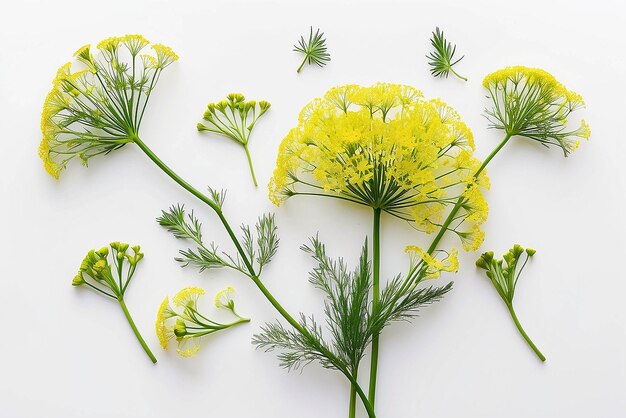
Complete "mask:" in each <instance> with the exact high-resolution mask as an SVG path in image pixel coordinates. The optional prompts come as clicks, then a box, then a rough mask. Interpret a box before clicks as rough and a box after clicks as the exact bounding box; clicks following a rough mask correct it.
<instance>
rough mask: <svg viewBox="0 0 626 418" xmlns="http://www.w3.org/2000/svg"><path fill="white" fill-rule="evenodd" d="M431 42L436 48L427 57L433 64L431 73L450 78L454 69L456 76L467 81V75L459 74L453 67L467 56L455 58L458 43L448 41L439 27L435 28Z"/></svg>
mask: <svg viewBox="0 0 626 418" xmlns="http://www.w3.org/2000/svg"><path fill="white" fill-rule="evenodd" d="M430 43H431V45H432V46H433V48H434V49H435V50H434V51H432V52H431V53H430V54H429V55H426V58H428V59H429V60H430V61H429V62H428V64H429V65H430V66H431V69H430V72H431V74H432V75H433V76H434V77H444V78H448V75H449V74H450V71H452V73H453V74H454V75H455V76H457V77H458V78H460V79H461V80H464V81H467V78H466V77H463V76H462V75H460V74H458V73H457V72H456V71H454V69H453V68H452V67H453V66H454V65H456V64H457V63H458V62H459V61H461V60H462V59H463V58H464V57H465V55H464V56H462V57H461V58H459V59H457V60H456V61H455V60H454V54H455V52H456V45H454V44H451V43H450V42H448V41H447V40H446V38H444V36H443V31H442V30H440V29H439V28H438V27H437V28H435V31H434V32H433V36H432V38H431V40H430Z"/></svg>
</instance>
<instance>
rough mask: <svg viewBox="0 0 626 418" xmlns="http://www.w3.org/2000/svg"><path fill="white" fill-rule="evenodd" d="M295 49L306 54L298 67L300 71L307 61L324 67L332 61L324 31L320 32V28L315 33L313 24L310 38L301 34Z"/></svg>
mask: <svg viewBox="0 0 626 418" xmlns="http://www.w3.org/2000/svg"><path fill="white" fill-rule="evenodd" d="M293 50H294V51H295V52H299V53H301V54H303V55H304V60H303V61H302V64H300V67H298V70H297V72H298V73H299V72H300V70H301V69H302V67H304V64H306V63H307V62H308V63H309V64H317V65H318V66H320V67H323V66H325V65H326V64H327V63H328V62H329V61H330V54H329V53H328V48H327V47H326V38H324V32H320V30H319V29H318V30H317V31H316V32H315V34H313V26H311V31H310V32H309V39H308V40H306V39H305V38H304V36H301V37H300V40H299V41H298V44H296V45H294V46H293Z"/></svg>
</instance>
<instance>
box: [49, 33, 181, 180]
mask: <svg viewBox="0 0 626 418" xmlns="http://www.w3.org/2000/svg"><path fill="white" fill-rule="evenodd" d="M147 45H149V42H148V40H146V39H145V38H144V37H143V36H141V35H125V36H121V37H112V38H107V39H105V40H103V41H102V42H100V43H99V44H98V45H97V49H98V50H99V54H96V56H94V55H92V53H91V46H90V45H85V46H83V47H81V48H79V49H78V50H77V51H76V53H75V54H74V57H75V58H76V60H77V61H78V63H77V65H78V66H80V67H82V69H80V70H78V71H73V70H72V67H73V64H72V63H71V62H68V63H66V64H64V65H63V66H62V67H61V68H59V70H58V71H57V74H56V76H55V78H54V80H53V81H52V90H51V91H50V93H48V95H47V97H46V99H45V101H44V106H43V111H42V115H41V132H42V135H43V137H42V140H41V143H40V146H39V156H40V157H41V159H42V160H43V164H44V168H45V169H46V171H47V172H48V173H49V174H50V175H51V176H52V177H54V178H59V175H60V173H61V171H62V170H63V169H64V168H65V167H66V165H67V164H68V162H69V161H71V160H72V159H74V158H78V159H79V160H80V161H81V162H82V163H83V164H84V165H86V164H87V161H88V160H89V159H90V158H92V157H94V156H96V155H100V154H106V153H109V152H111V151H113V150H115V149H118V148H120V147H122V146H123V145H124V144H126V143H128V142H131V141H132V138H133V136H134V135H137V134H138V130H139V125H140V123H141V119H142V116H143V113H144V110H145V105H146V102H147V100H148V97H149V96H150V93H151V91H152V89H153V88H154V86H155V84H156V81H157V80H158V75H159V74H160V71H162V70H163V69H164V68H165V67H167V66H168V65H169V64H171V63H172V62H174V61H176V60H177V59H178V56H177V55H176V54H175V53H174V52H173V51H172V49H171V48H169V47H166V46H164V45H160V44H154V45H152V49H153V50H154V54H153V55H154V56H153V55H151V54H141V55H139V52H140V51H142V50H143V49H144V48H145V47H146V46H147ZM136 57H139V59H135V58H136Z"/></svg>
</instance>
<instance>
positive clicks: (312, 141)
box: [270, 67, 589, 417]
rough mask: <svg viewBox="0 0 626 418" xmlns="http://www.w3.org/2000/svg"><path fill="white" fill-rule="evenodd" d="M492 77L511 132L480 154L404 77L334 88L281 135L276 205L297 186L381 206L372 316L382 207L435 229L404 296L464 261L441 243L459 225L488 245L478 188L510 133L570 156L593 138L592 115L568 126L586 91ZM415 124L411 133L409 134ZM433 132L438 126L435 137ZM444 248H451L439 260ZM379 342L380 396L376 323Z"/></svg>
mask: <svg viewBox="0 0 626 418" xmlns="http://www.w3.org/2000/svg"><path fill="white" fill-rule="evenodd" d="M484 85H485V87H486V88H487V89H488V91H489V97H490V99H491V101H492V105H493V107H492V109H490V110H487V111H486V114H487V117H488V118H489V120H490V121H491V124H492V127H493V128H496V129H503V130H504V131H505V136H504V138H503V140H502V142H500V144H499V145H498V146H497V147H496V148H495V149H494V150H493V151H492V152H491V153H490V154H489V155H488V156H487V158H486V159H485V160H484V161H483V162H482V163H481V162H480V161H478V160H475V159H473V158H472V157H471V151H472V150H473V138H472V135H471V132H469V130H468V129H467V128H466V127H465V125H464V124H463V123H462V121H460V119H459V117H458V114H456V112H455V111H454V110H453V109H451V108H449V107H447V106H446V105H445V104H443V103H441V102H439V101H430V102H425V101H424V100H423V99H422V96H421V93H419V92H417V91H416V90H414V89H411V88H409V87H407V86H397V85H386V84H379V85H376V86H373V87H370V88H361V87H358V86H353V85H349V86H342V87H338V88H335V89H331V90H330V91H329V92H327V93H326V95H325V96H324V97H323V98H322V99H321V100H319V99H318V100H316V101H314V102H312V103H311V104H310V105H308V106H306V107H305V108H304V109H303V111H302V113H301V115H300V119H299V126H298V127H297V128H296V129H293V130H292V131H291V132H290V134H289V135H288V136H287V137H286V138H285V139H284V140H283V143H282V144H281V147H280V150H279V156H278V160H277V168H276V170H275V172H274V177H273V178H272V180H271V182H270V198H272V199H273V201H274V202H275V203H276V204H280V203H281V202H282V201H284V200H286V199H288V198H290V197H293V196H297V195H304V196H324V197H330V198H335V199H340V200H342V201H349V202H352V203H357V204H360V205H365V206H370V207H371V208H372V209H373V212H374V218H373V230H372V232H373V242H374V246H373V253H374V257H373V283H372V293H373V296H372V306H371V312H372V315H375V314H377V313H378V312H379V311H380V310H381V309H383V308H382V307H381V302H380V300H381V299H382V293H381V291H380V282H379V280H380V278H379V277H378V276H379V271H380V270H379V269H380V238H379V237H380V215H381V212H385V213H387V214H390V215H392V216H394V217H397V218H399V219H402V220H406V221H408V222H410V223H412V224H413V226H414V227H415V228H417V229H421V230H422V231H423V232H425V233H436V234H435V237H434V239H433V240H432V242H431V244H430V246H429V247H428V249H427V250H422V249H420V248H418V247H409V248H408V251H409V252H411V253H412V256H413V258H415V259H417V260H419V262H415V260H413V259H412V263H411V268H410V270H409V273H408V274H407V276H406V279H405V280H404V282H403V283H402V284H401V285H399V286H397V292H398V293H397V295H398V297H399V298H401V297H402V296H401V295H407V294H410V292H411V291H415V289H416V287H417V285H418V284H420V283H421V282H422V281H423V280H425V279H427V278H430V277H432V275H433V274H434V275H435V276H438V275H439V274H440V273H441V272H442V271H454V270H456V267H457V266H456V261H454V262H450V263H449V264H448V266H447V268H446V266H445V264H444V261H446V260H448V259H449V258H452V254H453V253H452V252H449V251H445V250H443V249H440V248H439V244H440V242H441V240H442V238H443V237H444V236H445V234H446V233H447V232H452V233H454V234H456V235H457V236H458V237H459V238H460V240H461V242H462V244H463V247H464V248H465V249H466V250H468V251H473V250H475V249H477V248H478V246H480V244H481V243H482V240H483V236H484V235H483V233H482V232H481V231H480V230H479V228H478V227H479V225H480V224H481V223H482V222H484V221H485V220H486V216H487V205H486V202H485V201H484V200H483V199H482V194H481V192H480V187H481V186H483V187H488V184H489V183H488V180H487V178H486V175H485V168H486V166H487V165H488V164H489V162H490V161H491V160H492V159H493V158H494V157H495V155H496V154H498V152H499V151H500V150H502V149H503V148H504V146H505V145H506V144H507V143H508V142H509V140H510V139H511V138H512V137H514V136H521V137H527V138H530V139H533V140H537V141H539V142H540V143H542V144H543V145H546V146H547V145H557V146H559V147H561V148H562V149H563V151H564V153H565V155H567V154H568V153H569V152H570V151H572V150H573V149H575V148H576V147H577V146H578V140H577V139H576V138H588V137H589V128H588V126H587V125H586V123H585V122H584V121H583V122H582V123H581V125H580V127H579V128H576V129H570V128H568V127H567V125H568V116H569V114H570V113H571V112H573V111H574V110H576V109H577V108H579V107H581V106H582V105H583V102H582V99H581V98H580V96H579V95H577V94H576V93H573V92H571V91H569V90H567V89H565V88H564V87H563V86H562V85H561V84H560V83H558V82H557V81H556V80H555V79H554V77H552V76H551V75H549V74H548V73H546V72H544V71H542V70H537V69H531V68H527V67H512V68H507V69H505V70H500V71H498V72H495V73H493V74H491V75H489V76H487V77H486V78H485V81H484ZM424 115H428V117H425V116H424ZM390 116H392V117H390ZM429 124H431V125H432V124H436V125H437V128H435V127H434V126H429ZM407 130H409V132H411V135H409V136H406V135H403V134H404V133H405V132H407ZM429 132H436V136H435V138H433V137H432V136H429V134H428V133H429ZM429 147H433V148H434V149H433V150H432V151H430V150H429ZM416 168H417V169H416ZM455 190H456V192H455ZM442 253H443V254H446V255H447V257H446V258H445V259H443V260H442V259H438V258H437V257H436V256H437V255H438V254H442ZM454 258H455V257H454ZM450 285H451V284H449V285H448V286H447V287H448V289H449V286H450ZM446 291H447V290H446ZM444 293H445V292H442V293H441V294H440V295H439V297H441V296H442V295H443V294H444ZM371 343H372V360H371V364H370V370H369V372H370V375H369V393H368V399H369V402H370V403H371V404H372V405H374V404H375V400H376V385H377V371H378V356H379V331H378V330H375V331H374V332H373V334H372V341H371ZM353 399H354V388H353V389H352V393H351V396H350V403H349V413H348V416H349V417H353V416H354V415H355V405H354V402H353Z"/></svg>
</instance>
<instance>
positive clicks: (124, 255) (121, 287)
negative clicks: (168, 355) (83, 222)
mask: <svg viewBox="0 0 626 418" xmlns="http://www.w3.org/2000/svg"><path fill="white" fill-rule="evenodd" d="M109 247H110V250H109ZM129 247H130V246H129V245H128V244H126V243H121V242H118V241H115V242H112V243H111V244H110V245H109V246H108V247H102V248H101V249H99V250H97V251H96V250H91V251H89V252H88V253H87V255H86V256H85V258H84V259H83V261H82V263H80V268H79V270H78V273H77V274H76V276H75V277H74V279H73V280H72V286H77V287H78V286H87V287H89V288H90V289H92V290H94V291H96V292H97V293H99V294H101V295H104V296H106V297H109V298H111V299H115V300H116V301H117V302H118V303H119V304H120V307H121V308H122V311H123V312H124V315H125V316H126V320H127V321H128V323H129V325H130V327H131V328H132V330H133V332H134V333H135V336H136V337H137V340H138V341H139V343H140V344H141V346H142V347H143V349H144V351H145V352H146V354H147V355H148V357H149V358H150V360H151V361H152V362H153V363H156V362H157V360H156V358H155V357H154V355H153V354H152V352H151V351H150V348H148V345H147V344H146V342H145V341H144V339H143V337H142V336H141V334H140V333H139V330H138V329H137V327H136V326H135V322H134V321H133V319H132V318H131V316H130V313H129V312H128V308H127V307H126V303H125V302H124V294H125V293H126V289H127V288H128V285H129V284H130V281H131V279H132V278H133V275H134V274H135V270H136V268H137V264H138V263H139V261H141V260H142V259H143V253H142V252H141V251H140V247H139V245H134V246H132V247H130V249H129ZM131 251H132V252H131ZM109 255H110V256H111V260H112V261H113V262H112V263H110V262H109Z"/></svg>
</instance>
